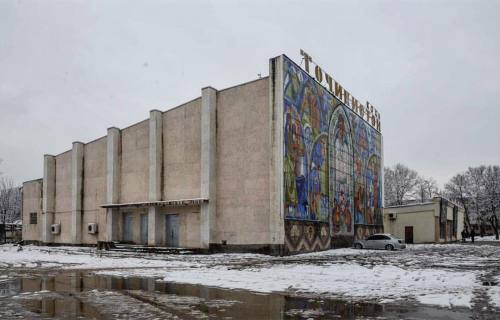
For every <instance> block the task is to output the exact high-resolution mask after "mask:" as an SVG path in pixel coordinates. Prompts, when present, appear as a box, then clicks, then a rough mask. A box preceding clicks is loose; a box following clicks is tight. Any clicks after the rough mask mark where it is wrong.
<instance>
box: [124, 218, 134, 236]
mask: <svg viewBox="0 0 500 320" xmlns="http://www.w3.org/2000/svg"><path fill="white" fill-rule="evenodd" d="M133 218H134V216H133V215H132V213H130V212H125V213H124V214H123V241H126V242H132V241H133V240H134V237H133V233H132V225H133Z"/></svg>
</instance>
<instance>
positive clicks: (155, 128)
mask: <svg viewBox="0 0 500 320" xmlns="http://www.w3.org/2000/svg"><path fill="white" fill-rule="evenodd" d="M162 137H163V114H162V112H161V111H159V110H151V111H150V113H149V200H150V201H159V200H161V195H162V192H161V191H162V190H161V186H162V183H161V180H162V164H163V163H162V160H163V143H162ZM160 237H161V230H160V210H159V208H158V207H150V208H149V216H148V244H149V245H158V244H160V241H161V239H160Z"/></svg>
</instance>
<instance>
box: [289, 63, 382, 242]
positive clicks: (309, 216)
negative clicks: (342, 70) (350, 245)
mask: <svg viewBox="0 0 500 320" xmlns="http://www.w3.org/2000/svg"><path fill="white" fill-rule="evenodd" d="M283 70H284V115H283V116H284V159H283V161H284V162H283V167H284V168H283V169H284V212H285V219H286V220H287V221H292V220H293V221H298V222H300V221H302V222H304V223H305V222H307V223H309V224H311V223H312V224H314V223H316V224H317V225H318V226H321V225H324V224H325V223H326V224H327V225H328V226H329V228H328V229H329V232H330V235H332V236H336V235H340V236H342V235H349V236H354V234H355V233H354V231H355V230H354V229H355V228H354V227H355V225H359V226H361V225H363V226H366V228H365V229H367V230H371V229H374V228H373V226H381V225H382V210H381V206H382V182H381V179H382V177H381V157H382V151H381V135H380V133H379V132H378V131H377V130H375V129H374V128H372V127H371V126H370V125H368V124H367V123H366V122H365V121H364V120H363V119H361V117H359V116H358V115H356V114H355V113H354V112H352V111H351V109H349V108H348V107H346V106H345V105H344V104H342V103H341V102H340V101H339V100H338V99H337V98H335V97H334V96H333V95H332V94H331V93H329V92H328V91H327V90H326V89H325V88H323V87H322V86H321V85H320V84H318V83H317V82H316V81H315V80H314V79H313V78H312V77H311V76H309V75H308V74H307V73H306V72H305V71H303V70H302V69H301V68H299V67H298V66H297V65H296V64H294V63H293V62H291V61H290V60H288V59H286V58H285V59H284V69H283ZM296 224H297V223H296ZM296 224H295V225H296ZM315 228H316V229H318V228H319V229H321V227H315ZM286 229H288V228H286ZM375 229H377V230H378V229H380V228H375ZM286 231H287V232H288V230H286ZM287 232H286V234H287V241H288V240H290V239H289V236H290V234H289V233H287ZM359 232H361V231H359ZM364 232H366V231H363V233H364Z"/></svg>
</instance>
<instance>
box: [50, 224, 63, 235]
mask: <svg viewBox="0 0 500 320" xmlns="http://www.w3.org/2000/svg"><path fill="white" fill-rule="evenodd" d="M50 233H52V234H60V233H61V224H60V223H56V224H53V225H51V226H50Z"/></svg>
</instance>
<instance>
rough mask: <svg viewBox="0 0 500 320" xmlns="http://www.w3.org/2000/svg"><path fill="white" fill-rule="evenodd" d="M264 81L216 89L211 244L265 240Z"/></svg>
mask: <svg viewBox="0 0 500 320" xmlns="http://www.w3.org/2000/svg"><path fill="white" fill-rule="evenodd" d="M269 114H270V113H269V80H268V78H264V79H261V80H257V81H254V82H251V83H247V84H245V85H241V86H237V87H233V88H229V89H226V90H222V91H219V92H218V93H217V160H216V161H217V167H216V168H217V169H216V172H217V185H216V190H217V210H216V211H217V219H216V230H217V231H216V235H215V241H214V242H215V243H219V244H220V243H222V242H223V241H224V242H226V243H227V244H231V245H243V244H245V245H261V244H269V239H270V236H269V212H270V209H269V205H270V198H269V170H270V169H269V166H270V145H269V141H270V139H269V137H270V135H271V132H270V126H269V123H270V120H269Z"/></svg>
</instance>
